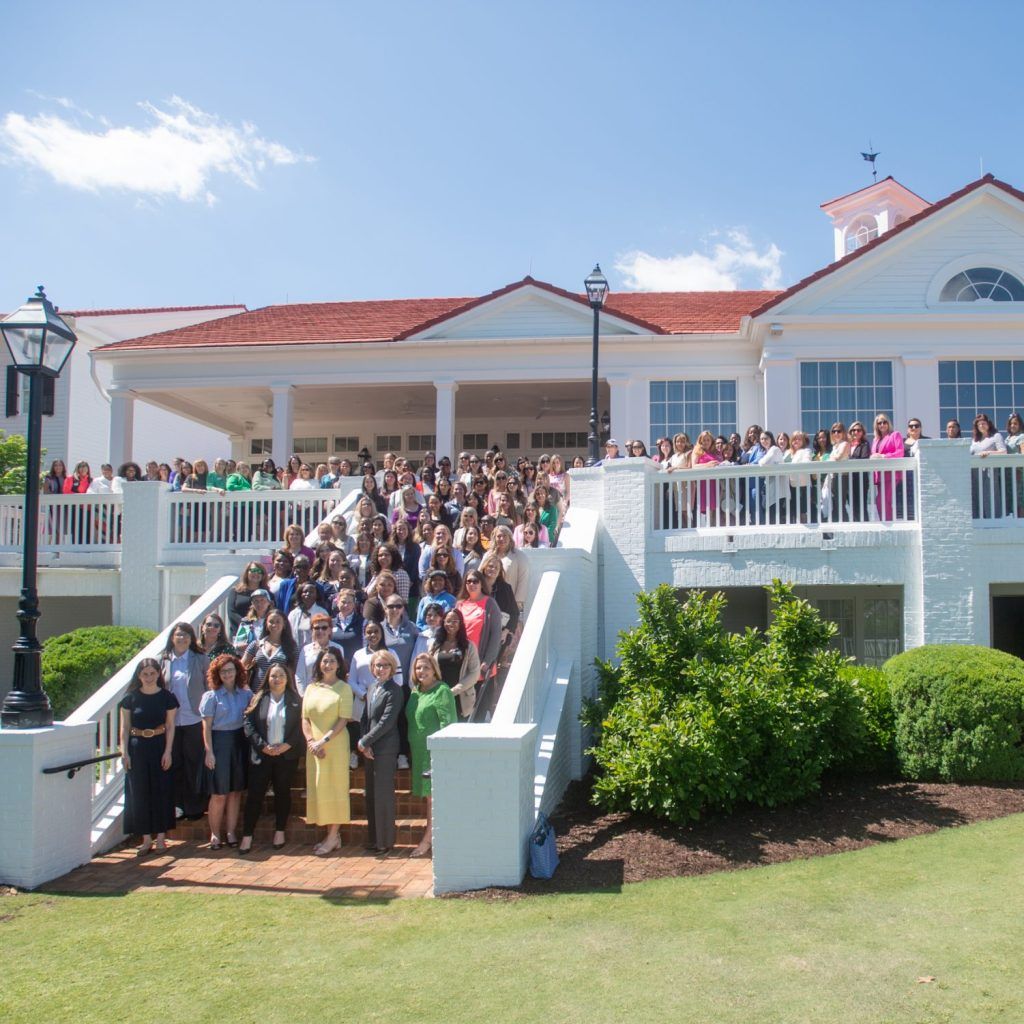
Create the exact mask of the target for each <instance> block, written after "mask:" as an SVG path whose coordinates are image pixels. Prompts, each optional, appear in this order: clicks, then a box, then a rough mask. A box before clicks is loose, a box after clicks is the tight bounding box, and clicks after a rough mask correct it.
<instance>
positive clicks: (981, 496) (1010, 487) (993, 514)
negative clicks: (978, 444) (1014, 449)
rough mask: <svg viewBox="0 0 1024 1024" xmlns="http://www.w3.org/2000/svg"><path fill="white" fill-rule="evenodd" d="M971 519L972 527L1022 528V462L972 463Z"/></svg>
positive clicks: (995, 458) (1016, 458)
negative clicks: (972, 521)
mask: <svg viewBox="0 0 1024 1024" xmlns="http://www.w3.org/2000/svg"><path fill="white" fill-rule="evenodd" d="M972 463H974V464H972V466H971V518H972V519H973V520H974V525H975V526H981V527H995V526H1002V527H1006V526H1012V527H1017V528H1024V458H1021V456H1020V455H988V456H986V457H985V458H975V459H972Z"/></svg>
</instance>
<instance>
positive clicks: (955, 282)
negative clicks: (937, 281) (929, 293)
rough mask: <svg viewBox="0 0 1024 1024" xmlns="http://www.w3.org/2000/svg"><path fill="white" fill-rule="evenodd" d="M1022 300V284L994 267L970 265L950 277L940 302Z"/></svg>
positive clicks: (1023, 299) (1023, 300)
mask: <svg viewBox="0 0 1024 1024" xmlns="http://www.w3.org/2000/svg"><path fill="white" fill-rule="evenodd" d="M979 300H982V301H988V302H1024V284H1021V282H1020V281H1019V280H1018V279H1017V278H1016V277H1014V276H1013V274H1008V273H1007V272H1006V271H1005V270H999V269H997V268H996V267H972V268H971V269H970V270H964V271H962V272H961V273H959V274H957V275H956V276H954V277H951V278H950V279H949V280H948V281H947V282H946V284H945V285H944V286H943V289H942V292H941V294H940V295H939V301H940V302H978V301H979Z"/></svg>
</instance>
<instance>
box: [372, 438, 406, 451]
mask: <svg viewBox="0 0 1024 1024" xmlns="http://www.w3.org/2000/svg"><path fill="white" fill-rule="evenodd" d="M401 447H402V435H401V434H378V435H377V451H379V452H393V451H398V450H399V449H400V448H401Z"/></svg>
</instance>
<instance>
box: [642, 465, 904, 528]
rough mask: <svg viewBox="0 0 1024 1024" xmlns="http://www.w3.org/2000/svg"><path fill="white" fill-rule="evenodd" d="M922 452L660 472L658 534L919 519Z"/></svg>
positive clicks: (656, 486) (656, 514) (656, 509)
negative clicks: (919, 455)
mask: <svg viewBox="0 0 1024 1024" xmlns="http://www.w3.org/2000/svg"><path fill="white" fill-rule="evenodd" d="M917 474H918V462H917V460H916V459H871V460H865V459H857V460H852V461H850V460H845V461H842V462H800V463H785V464H782V465H775V466H733V465H727V466H712V467H711V468H708V469H686V470H678V471H676V472H674V473H665V474H659V475H658V478H657V480H655V481H654V482H653V483H652V484H651V486H652V487H653V489H654V494H653V501H652V510H651V517H652V530H653V531H654V532H655V533H666V532H674V531H679V530H695V529H728V530H729V531H730V532H732V531H736V530H743V529H750V530H756V529H763V528H764V527H766V526H782V527H785V526H793V527H803V528H805V529H812V530H813V529H820V530H828V531H833V530H835V529H836V528H848V527H849V528H853V527H859V526H863V525H865V524H868V525H871V526H893V525H899V524H906V523H910V522H913V521H914V520H916V519H917V518H918V513H917V490H918V488H917Z"/></svg>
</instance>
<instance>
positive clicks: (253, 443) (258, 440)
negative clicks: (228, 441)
mask: <svg viewBox="0 0 1024 1024" xmlns="http://www.w3.org/2000/svg"><path fill="white" fill-rule="evenodd" d="M273 450H274V442H273V440H272V439H271V438H269V437H253V438H251V439H250V440H249V454H250V455H270V454H272V453H273Z"/></svg>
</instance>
